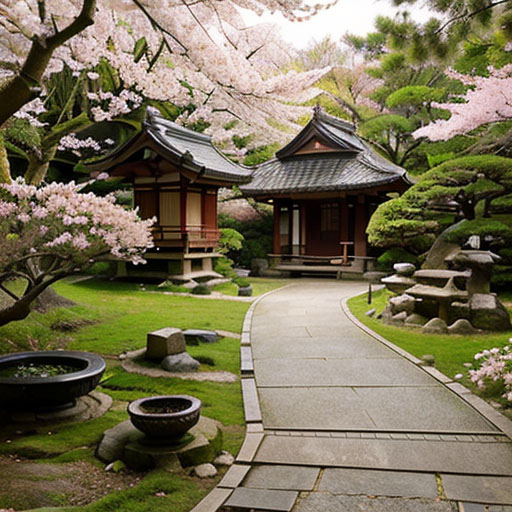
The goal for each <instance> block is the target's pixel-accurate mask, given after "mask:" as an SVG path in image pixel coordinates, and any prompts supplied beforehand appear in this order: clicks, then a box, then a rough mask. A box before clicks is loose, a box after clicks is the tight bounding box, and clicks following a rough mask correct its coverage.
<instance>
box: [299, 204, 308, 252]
mask: <svg viewBox="0 0 512 512" xmlns="http://www.w3.org/2000/svg"><path fill="white" fill-rule="evenodd" d="M299 218H300V254H306V236H307V235H306V204H305V203H304V202H302V201H301V203H300V217H299Z"/></svg>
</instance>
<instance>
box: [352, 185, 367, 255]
mask: <svg viewBox="0 0 512 512" xmlns="http://www.w3.org/2000/svg"><path fill="white" fill-rule="evenodd" d="M355 210H356V211H355V229H354V255H355V256H366V224H367V222H366V197H365V196H364V195H359V196H357V202H356V205H355Z"/></svg>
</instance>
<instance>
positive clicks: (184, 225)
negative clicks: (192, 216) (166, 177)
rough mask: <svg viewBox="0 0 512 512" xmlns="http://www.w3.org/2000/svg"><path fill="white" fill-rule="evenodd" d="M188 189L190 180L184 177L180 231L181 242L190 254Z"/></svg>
mask: <svg viewBox="0 0 512 512" xmlns="http://www.w3.org/2000/svg"><path fill="white" fill-rule="evenodd" d="M187 189H188V180H187V178H185V177H184V176H181V178H180V231H181V240H182V241H183V246H184V247H185V252H188V234H187Z"/></svg>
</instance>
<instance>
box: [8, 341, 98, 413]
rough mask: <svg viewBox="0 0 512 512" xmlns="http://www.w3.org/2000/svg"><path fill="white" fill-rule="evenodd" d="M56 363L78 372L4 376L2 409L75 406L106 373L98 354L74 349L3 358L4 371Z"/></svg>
mask: <svg viewBox="0 0 512 512" xmlns="http://www.w3.org/2000/svg"><path fill="white" fill-rule="evenodd" d="M30 363H32V364H54V365H65V366H70V367H72V368H76V371H72V372H70V373H65V374H62V375H55V376H50V377H26V378H22V377H0V408H4V409H29V410H34V409H51V408H57V407H65V406H67V405H73V404H74V403H75V398H78V397H80V396H83V395H86V394H87V393H90V392H91V391H92V390H93V389H94V388H95V387H96V386H97V385H98V383H99V381H100V379H101V376H102V375H103V372H104V371H105V367H106V365H105V361H104V360H103V358H102V357H101V356H99V355H97V354H92V353H90V352H77V351H71V350H45V351H40V352H18V353H14V354H9V355H6V356H2V357H0V370H3V369H5V368H8V367H13V366H14V367H16V366H18V365H20V364H25V365H28V364H30Z"/></svg>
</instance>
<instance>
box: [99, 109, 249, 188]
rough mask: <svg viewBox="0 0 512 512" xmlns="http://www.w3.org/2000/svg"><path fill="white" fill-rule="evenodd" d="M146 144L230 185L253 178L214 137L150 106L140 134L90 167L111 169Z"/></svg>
mask: <svg viewBox="0 0 512 512" xmlns="http://www.w3.org/2000/svg"><path fill="white" fill-rule="evenodd" d="M142 148H148V149H151V150H153V151H155V152H156V153H157V154H159V155H160V156H162V158H164V159H165V160H168V161H170V162H172V163H174V164H175V165H177V166H178V167H182V168H185V169H188V170H191V171H194V172H197V173H199V174H200V175H201V176H204V177H206V178H213V179H216V180H220V181H224V182H226V185H229V184H230V183H247V182H248V181H250V179H251V171H250V169H248V168H247V167H244V166H240V165H237V164H236V163H234V162H232V161H231V160H229V159H228V158H226V157H225V156H224V155H223V154H222V153H221V152H220V151H218V150H217V148H216V147H215V146H214V145H213V144H212V142H211V137H209V136H208V135H204V134H202V133H197V132H194V131H192V130H189V129H187V128H184V127H183V126H180V125H178V124H176V123H173V122H172V121H168V120H167V119H165V118H164V117H162V116H161V115H160V113H159V112H158V111H157V110H156V109H151V108H149V109H148V110H147V113H146V120H145V121H144V124H143V127H142V130H141V131H140V132H139V133H138V134H137V135H135V136H134V137H132V138H131V139H130V140H128V141H127V142H126V143H125V144H123V145H122V146H120V147H118V148H116V149H115V150H114V151H113V152H112V153H110V154H108V155H107V156H105V158H103V159H101V160H99V161H97V162H94V163H93V164H90V165H89V167H91V168H94V169H99V170H110V169H112V168H114V167H115V166H117V165H119V164H121V163H123V162H125V161H127V160H128V159H129V158H130V157H131V156H132V155H133V154H134V153H136V152H138V151H139V150H140V149H142Z"/></svg>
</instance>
